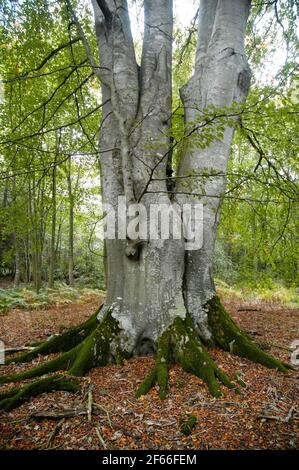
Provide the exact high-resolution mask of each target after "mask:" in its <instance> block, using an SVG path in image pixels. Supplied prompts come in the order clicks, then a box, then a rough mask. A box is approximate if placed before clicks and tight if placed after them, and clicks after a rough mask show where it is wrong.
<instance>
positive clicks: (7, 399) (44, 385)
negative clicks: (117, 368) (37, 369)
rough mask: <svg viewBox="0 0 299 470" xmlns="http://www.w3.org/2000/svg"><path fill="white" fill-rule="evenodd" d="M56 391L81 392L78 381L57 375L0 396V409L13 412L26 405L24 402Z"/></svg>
mask: <svg viewBox="0 0 299 470" xmlns="http://www.w3.org/2000/svg"><path fill="white" fill-rule="evenodd" d="M54 390H65V391H68V392H78V391H79V390H80V384H79V381H78V380H76V379H74V378H67V377H65V376H63V375H55V376H51V377H46V378H43V379H40V380H35V381H34V382H32V383H30V384H27V385H25V386H24V387H20V388H13V389H11V390H9V391H8V392H6V393H2V394H0V409H2V410H5V411H11V410H12V409H13V408H16V407H17V406H20V405H21V404H22V403H24V401H27V400H30V398H31V397H35V396H37V395H40V394H41V393H44V392H52V391H54Z"/></svg>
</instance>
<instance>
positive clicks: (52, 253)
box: [48, 154, 57, 289]
mask: <svg viewBox="0 0 299 470" xmlns="http://www.w3.org/2000/svg"><path fill="white" fill-rule="evenodd" d="M56 160H57V155H56V154H55V159H54V167H53V173H52V225H51V241H50V254H49V279H48V285H49V287H50V288H51V289H52V288H53V287H54V269H55V261H56V250H55V241H56V212H57V208H56Z"/></svg>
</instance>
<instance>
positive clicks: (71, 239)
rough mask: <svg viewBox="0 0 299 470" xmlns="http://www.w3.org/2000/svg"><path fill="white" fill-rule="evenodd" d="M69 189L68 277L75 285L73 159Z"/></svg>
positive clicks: (71, 283) (69, 162) (70, 282)
mask: <svg viewBox="0 0 299 470" xmlns="http://www.w3.org/2000/svg"><path fill="white" fill-rule="evenodd" d="M67 187H68V197H69V247H68V248H69V249H68V277H69V285H70V286H71V287H72V286H73V285H74V194H73V188H72V159H71V157H69V159H68V171H67Z"/></svg>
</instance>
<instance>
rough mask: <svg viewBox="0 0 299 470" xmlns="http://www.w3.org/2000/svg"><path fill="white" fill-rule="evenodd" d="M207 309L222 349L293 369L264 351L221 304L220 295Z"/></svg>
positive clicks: (264, 362) (213, 331) (272, 365)
mask: <svg viewBox="0 0 299 470" xmlns="http://www.w3.org/2000/svg"><path fill="white" fill-rule="evenodd" d="M207 309H208V321H209V326H210V329H211V331H212V333H213V337H214V340H215V342H216V343H217V344H218V345H219V346H220V347H221V348H222V349H224V350H225V351H229V352H230V353H233V354H236V355H237V356H242V357H246V358H248V359H250V360H251V361H253V362H257V363H259V364H262V365H264V366H266V367H269V368H272V369H278V370H280V371H281V372H287V371H288V370H290V369H293V367H292V366H291V365H290V364H287V363H285V362H281V361H279V360H277V359H275V358H274V357H272V356H270V355H269V354H267V353H265V352H264V351H262V350H261V349H260V348H259V347H258V346H257V345H256V344H255V343H254V342H253V340H252V339H251V338H250V336H249V335H247V334H246V333H245V332H243V331H242V330H241V329H240V328H239V327H238V325H237V324H236V323H235V322H234V320H233V319H232V318H231V316H230V315H229V313H228V312H227V311H226V310H225V308H224V307H223V305H222V304H221V301H220V299H219V297H217V296H215V297H213V298H212V299H211V300H210V301H209V302H208V303H207Z"/></svg>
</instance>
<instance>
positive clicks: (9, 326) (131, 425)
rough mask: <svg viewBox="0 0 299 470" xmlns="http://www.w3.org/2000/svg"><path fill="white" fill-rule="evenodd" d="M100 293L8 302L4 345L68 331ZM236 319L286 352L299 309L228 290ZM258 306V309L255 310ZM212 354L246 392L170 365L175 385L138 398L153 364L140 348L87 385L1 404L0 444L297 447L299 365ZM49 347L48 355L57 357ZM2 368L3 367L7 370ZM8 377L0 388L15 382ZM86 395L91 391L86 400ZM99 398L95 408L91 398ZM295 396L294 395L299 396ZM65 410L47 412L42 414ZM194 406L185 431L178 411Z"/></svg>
mask: <svg viewBox="0 0 299 470" xmlns="http://www.w3.org/2000/svg"><path fill="white" fill-rule="evenodd" d="M100 301H101V298H100V296H96V295H94V296H90V298H87V299H86V301H85V303H84V304H82V303H73V304H68V305H62V306H53V307H47V308H43V309H38V310H28V311H27V310H24V309H22V310H21V309H12V310H10V311H9V312H8V313H7V314H6V315H3V316H1V317H0V338H1V339H2V340H3V341H4V343H5V346H6V348H8V347H15V346H23V345H24V344H26V343H30V342H32V341H37V340H40V339H44V338H45V337H47V336H49V335H51V334H53V333H59V332H62V331H63V330H64V329H65V328H67V327H69V326H71V325H74V324H77V323H79V322H81V321H83V320H84V319H86V318H88V317H89V315H90V314H91V313H93V312H94V311H95V309H96V307H97V306H98V305H99V303H100ZM223 301H224V304H225V306H226V308H227V309H228V311H229V312H230V313H231V315H232V316H233V318H234V319H235V320H237V322H238V323H239V324H240V326H241V327H242V328H243V329H244V330H245V331H247V332H248V333H250V334H251V335H252V336H253V337H254V339H255V340H256V342H258V343H259V344H260V345H261V346H262V347H263V348H264V349H266V350H267V352H269V353H271V354H273V355H274V356H275V357H277V358H280V359H282V360H284V361H288V362H289V361H290V355H291V350H290V345H291V342H292V341H294V340H295V339H297V340H298V339H299V332H298V324H299V310H298V309H291V308H287V307H285V306H282V305H279V304H277V303H276V304H275V303H271V302H252V303H249V302H245V301H244V302H242V301H240V299H237V298H233V297H231V298H224V299H223ZM252 309H255V310H252ZM210 352H211V355H212V357H213V358H214V359H215V361H216V363H217V364H218V365H220V366H222V367H223V369H224V370H225V371H226V372H227V373H228V374H229V375H230V376H231V377H233V376H234V375H235V374H236V373H238V374H239V376H240V377H241V378H242V379H243V381H244V382H245V383H246V387H245V388H244V389H242V391H241V394H240V395H237V394H236V393H234V391H231V390H228V389H223V392H224V393H223V396H222V398H220V399H215V398H212V397H211V395H210V394H209V392H208V389H207V387H206V385H205V384H204V383H203V382H202V381H201V380H200V379H198V378H196V377H194V376H192V375H189V374H187V373H185V372H183V371H182V369H181V368H180V367H178V366H174V367H173V368H172V369H171V371H170V389H169V395H168V397H167V398H166V400H164V401H161V400H160V399H159V397H158V393H157V389H155V388H154V389H153V390H151V392H150V393H149V394H148V395H146V396H143V397H141V398H139V399H137V398H135V391H136V388H137V386H138V384H139V383H140V382H141V380H142V379H143V378H144V376H145V374H146V373H147V372H148V371H149V369H150V367H151V366H152V364H153V359H152V358H149V357H145V358H134V359H131V360H128V361H126V362H125V364H124V365H123V366H122V367H119V366H113V365H111V366H106V367H103V368H96V369H93V370H91V371H90V372H89V373H88V374H87V376H86V377H85V378H84V379H82V384H83V389H84V390H85V394H84V393H81V394H80V395H74V394H71V393H68V392H53V393H48V394H43V395H40V396H38V397H36V398H34V399H32V400H31V401H30V402H27V403H24V404H23V405H22V406H20V407H19V408H18V409H15V410H13V411H12V412H10V413H5V412H1V413H0V430H1V434H0V435H1V437H0V448H1V449H50V448H52V449H82V450H83V449H105V448H107V449H177V450H179V449H294V448H296V447H299V446H298V444H299V439H298V437H299V433H298V430H299V429H298V424H299V407H298V395H299V394H298V389H299V370H298V366H297V370H296V371H292V372H291V373H289V374H287V375H286V374H283V373H280V372H277V371H275V370H269V369H266V368H265V367H263V366H261V365H256V364H253V363H252V362H250V361H248V360H246V359H243V358H239V357H236V356H232V355H230V354H229V353H226V352H223V351H221V350H219V349H213V350H211V351H210ZM53 356H54V355H52V356H51V357H53ZM45 359H47V358H44V357H40V358H37V359H36V360H34V361H33V362H32V363H30V364H24V365H10V366H7V367H5V368H3V370H1V374H4V373H7V372H13V371H20V370H25V369H27V368H30V367H32V364H33V363H34V364H35V365H36V364H37V363H40V362H41V361H44V360H45ZM4 369H5V371H4ZM10 386H11V385H7V386H6V387H2V390H4V389H5V388H8V387H10ZM88 397H89V400H88ZM91 399H92V401H93V403H96V404H97V405H100V407H99V406H97V405H94V406H93V408H92V410H93V412H92V414H91V416H90V415H89V414H87V413H86V410H87V409H88V406H87V403H88V401H89V403H90V402H91ZM296 400H297V402H296ZM70 409H71V412H73V410H74V409H76V413H81V414H78V415H77V416H74V417H70V418H63V417H62V415H60V413H61V411H63V412H65V411H66V410H70ZM45 412H51V413H54V414H58V415H60V417H57V416H56V418H54V419H45V418H41V417H37V416H36V415H38V414H42V413H45ZM190 413H192V415H194V416H196V418H197V423H196V425H195V427H194V429H193V431H192V433H191V435H189V436H185V435H184V434H182V432H181V430H180V422H181V420H182V419H183V420H186V419H187V418H188V415H189V414H190Z"/></svg>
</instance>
